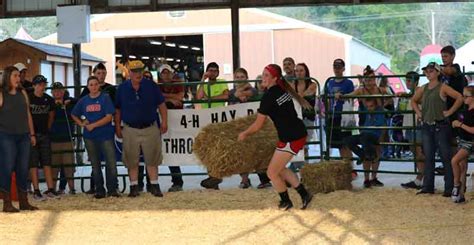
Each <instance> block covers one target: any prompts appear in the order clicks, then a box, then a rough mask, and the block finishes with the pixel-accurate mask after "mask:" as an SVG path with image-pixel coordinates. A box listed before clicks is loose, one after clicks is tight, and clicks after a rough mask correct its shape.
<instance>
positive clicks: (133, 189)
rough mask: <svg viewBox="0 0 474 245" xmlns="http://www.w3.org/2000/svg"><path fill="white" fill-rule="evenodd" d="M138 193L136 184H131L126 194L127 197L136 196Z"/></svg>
mask: <svg viewBox="0 0 474 245" xmlns="http://www.w3.org/2000/svg"><path fill="white" fill-rule="evenodd" d="M139 195H140V191H139V187H138V185H131V186H130V193H129V194H128V197H137V196H139Z"/></svg>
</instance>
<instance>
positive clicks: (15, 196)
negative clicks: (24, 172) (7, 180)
mask: <svg viewBox="0 0 474 245" xmlns="http://www.w3.org/2000/svg"><path fill="white" fill-rule="evenodd" d="M10 196H11V199H12V201H15V202H18V193H17V192H16V174H15V172H13V173H12V187H11V190H10Z"/></svg>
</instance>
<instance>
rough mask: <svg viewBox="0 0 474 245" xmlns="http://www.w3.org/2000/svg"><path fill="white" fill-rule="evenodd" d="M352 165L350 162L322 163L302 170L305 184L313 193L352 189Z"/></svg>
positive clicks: (304, 167) (310, 165) (306, 165)
mask: <svg viewBox="0 0 474 245" xmlns="http://www.w3.org/2000/svg"><path fill="white" fill-rule="evenodd" d="M351 172H352V164H351V163H350V162H349V161H322V162H319V163H314V164H305V165H304V166H303V168H301V178H302V179H303V183H304V184H305V186H306V187H307V188H308V190H309V191H310V192H311V193H314V194H316V193H329V192H332V191H336V190H351V189H352V184H351V182H352V175H351Z"/></svg>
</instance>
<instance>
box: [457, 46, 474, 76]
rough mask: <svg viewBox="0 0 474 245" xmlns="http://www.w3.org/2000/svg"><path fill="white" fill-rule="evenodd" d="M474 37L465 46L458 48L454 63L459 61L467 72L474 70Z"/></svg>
mask: <svg viewBox="0 0 474 245" xmlns="http://www.w3.org/2000/svg"><path fill="white" fill-rule="evenodd" d="M473 61H474V39H472V40H471V41H469V42H468V43H466V44H465V45H464V46H462V47H460V48H458V49H457V50H456V58H455V59H454V63H458V64H459V65H460V66H461V70H462V69H463V67H464V69H465V71H466V72H474V65H473V64H472V62H473Z"/></svg>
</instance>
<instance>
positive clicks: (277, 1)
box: [0, 0, 470, 18]
mask: <svg viewBox="0 0 474 245" xmlns="http://www.w3.org/2000/svg"><path fill="white" fill-rule="evenodd" d="M88 2H89V3H90V5H91V13H92V14H100V13H124V12H151V11H170V10H198V9H222V8H231V7H232V4H233V3H234V2H237V4H238V5H239V7H240V8H253V7H256V8H258V7H282V6H302V5H303V6H311V5H340V4H396V3H420V2H423V3H430V2H452V1H450V0H441V1H440V0H423V1H416V0H235V1H234V0H228V1H226V2H210V3H179V4H159V3H158V0H152V1H151V4H149V5H134V6H109V5H108V1H107V0H90V1H88ZM459 2H470V1H469V0H459ZM0 3H1V4H0V18H19V17H33V16H54V15H56V10H55V9H51V10H37V11H14V12H13V11H10V12H9V11H7V9H8V8H7V4H8V1H6V0H0Z"/></svg>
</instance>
